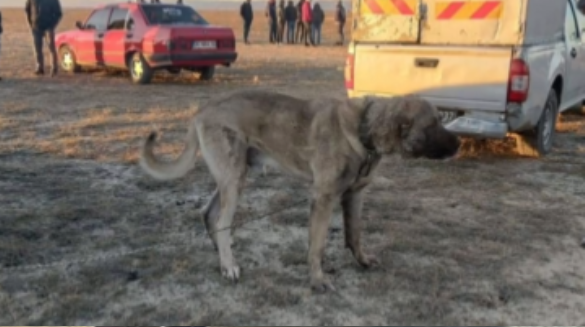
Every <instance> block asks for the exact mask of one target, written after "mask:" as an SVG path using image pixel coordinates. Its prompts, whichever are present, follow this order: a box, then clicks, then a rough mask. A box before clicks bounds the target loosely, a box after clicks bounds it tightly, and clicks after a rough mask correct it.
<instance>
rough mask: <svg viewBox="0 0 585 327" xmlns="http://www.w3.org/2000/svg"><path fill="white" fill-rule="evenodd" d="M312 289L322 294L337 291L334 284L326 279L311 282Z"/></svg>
mask: <svg viewBox="0 0 585 327" xmlns="http://www.w3.org/2000/svg"><path fill="white" fill-rule="evenodd" d="M311 289H312V290H313V292H315V293H320V294H323V293H326V292H335V291H336V289H335V287H334V286H333V284H332V283H331V282H330V281H329V280H328V279H326V278H321V279H314V280H311Z"/></svg>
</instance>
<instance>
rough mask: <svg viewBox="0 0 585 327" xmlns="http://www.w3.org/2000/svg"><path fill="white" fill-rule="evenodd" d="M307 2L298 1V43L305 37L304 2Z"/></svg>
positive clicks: (303, 0)
mask: <svg viewBox="0 0 585 327" xmlns="http://www.w3.org/2000/svg"><path fill="white" fill-rule="evenodd" d="M304 3H305V0H299V2H297V8H296V9H297V35H296V40H297V43H300V42H301V39H302V38H303V35H305V28H304V27H305V26H304V25H303V4H304Z"/></svg>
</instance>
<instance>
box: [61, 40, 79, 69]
mask: <svg viewBox="0 0 585 327" xmlns="http://www.w3.org/2000/svg"><path fill="white" fill-rule="evenodd" d="M59 66H61V69H62V70H63V71H65V72H68V73H76V72H78V71H79V65H78V64H77V59H76V58H75V53H74V52H73V50H71V48H70V47H69V46H67V45H64V46H62V47H61V48H59Z"/></svg>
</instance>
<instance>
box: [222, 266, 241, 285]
mask: <svg viewBox="0 0 585 327" xmlns="http://www.w3.org/2000/svg"><path fill="white" fill-rule="evenodd" d="M221 275H222V276H223V277H224V278H226V279H228V280H230V281H232V282H234V283H237V282H238V281H239V280H240V267H239V266H238V265H231V266H229V267H226V266H224V267H222V268H221Z"/></svg>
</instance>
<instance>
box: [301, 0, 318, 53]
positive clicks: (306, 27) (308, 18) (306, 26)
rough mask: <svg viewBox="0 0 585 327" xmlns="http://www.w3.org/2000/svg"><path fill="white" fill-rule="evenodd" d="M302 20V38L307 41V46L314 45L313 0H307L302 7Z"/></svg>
mask: <svg viewBox="0 0 585 327" xmlns="http://www.w3.org/2000/svg"><path fill="white" fill-rule="evenodd" d="M302 20H303V37H302V39H301V40H304V41H305V46H307V47H308V46H309V42H311V45H314V44H315V42H313V35H312V33H311V22H312V21H313V12H312V9H311V0H305V2H304V3H303V9H302Z"/></svg>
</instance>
